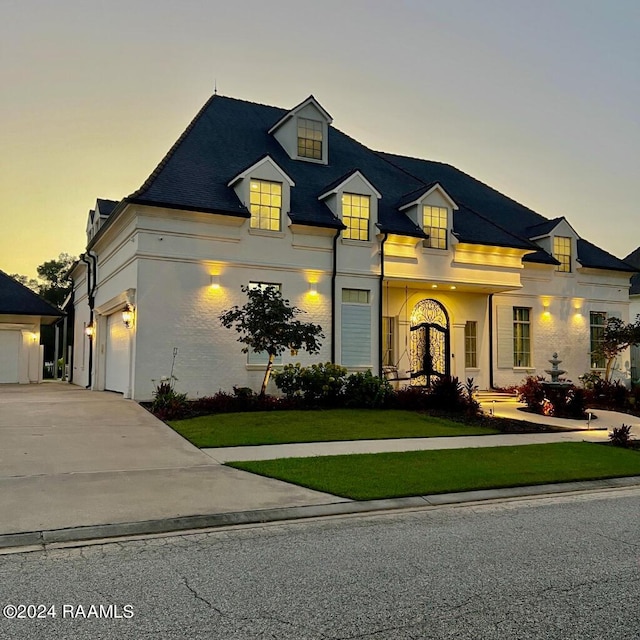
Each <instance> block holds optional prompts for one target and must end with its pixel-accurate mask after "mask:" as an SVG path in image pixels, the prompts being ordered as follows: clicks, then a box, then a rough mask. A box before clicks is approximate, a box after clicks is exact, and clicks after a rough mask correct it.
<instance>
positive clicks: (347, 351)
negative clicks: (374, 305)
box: [340, 289, 371, 367]
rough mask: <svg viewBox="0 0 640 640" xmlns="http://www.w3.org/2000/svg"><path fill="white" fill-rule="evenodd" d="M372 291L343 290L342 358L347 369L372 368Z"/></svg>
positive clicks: (342, 362)
mask: <svg viewBox="0 0 640 640" xmlns="http://www.w3.org/2000/svg"><path fill="white" fill-rule="evenodd" d="M369 300H370V291H368V290H366V289H343V290H342V308H341V311H342V313H341V318H342V321H341V332H340V336H341V357H340V362H341V364H342V365H343V366H345V367H370V366H371V304H370V302H369Z"/></svg>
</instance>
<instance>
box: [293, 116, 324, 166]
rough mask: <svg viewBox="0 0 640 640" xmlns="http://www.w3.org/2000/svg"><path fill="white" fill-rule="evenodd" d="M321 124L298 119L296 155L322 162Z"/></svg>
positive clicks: (317, 121)
mask: <svg viewBox="0 0 640 640" xmlns="http://www.w3.org/2000/svg"><path fill="white" fill-rule="evenodd" d="M322 128H323V127H322V122H320V121H319V120H310V119H309V118H298V155H299V156H300V157H301V158H311V159H313V160H322Z"/></svg>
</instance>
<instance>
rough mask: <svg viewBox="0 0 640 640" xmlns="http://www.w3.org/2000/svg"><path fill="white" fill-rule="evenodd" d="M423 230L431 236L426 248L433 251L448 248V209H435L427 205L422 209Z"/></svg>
mask: <svg viewBox="0 0 640 640" xmlns="http://www.w3.org/2000/svg"><path fill="white" fill-rule="evenodd" d="M422 228H423V229H424V232H425V233H426V234H427V235H428V236H429V237H428V238H427V239H426V240H425V246H426V247H430V248H432V249H446V248H447V231H448V228H449V224H448V214H447V208H446V207H434V206H431V205H428V204H425V205H424V206H423V207H422Z"/></svg>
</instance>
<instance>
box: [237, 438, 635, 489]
mask: <svg viewBox="0 0 640 640" xmlns="http://www.w3.org/2000/svg"><path fill="white" fill-rule="evenodd" d="M228 466H230V467H235V468H237V469H243V470H245V471H251V472H253V473H257V474H260V475H264V476H269V477H272V478H278V479H279V480H285V481H287V482H292V483H294V484H298V485H302V486H303V487H308V488H310V489H316V490H317V491H324V492H326V493H332V494H334V495H337V496H342V497H345V498H352V499H354V500H373V499H376V498H397V497H403V496H420V495H428V494H434V493H448V492H456V491H470V490H474V489H493V488H498V487H514V486H523V485H535V484H547V483H551V482H569V481H572V480H594V479H598V478H615V477H622V476H633V475H640V451H632V450H629V449H621V448H618V447H607V446H603V445H600V444H592V443H587V442H563V443H559V444H535V445H533V444H532V445H523V446H514V447H488V448H477V449H446V450H442V451H412V452H406V453H374V454H363V455H348V456H319V457H316V458H282V459H279V460H264V461H259V462H230V463H228Z"/></svg>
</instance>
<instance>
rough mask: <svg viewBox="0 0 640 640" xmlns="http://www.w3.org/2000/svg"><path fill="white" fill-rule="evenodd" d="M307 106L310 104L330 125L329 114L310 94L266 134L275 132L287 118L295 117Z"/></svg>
mask: <svg viewBox="0 0 640 640" xmlns="http://www.w3.org/2000/svg"><path fill="white" fill-rule="evenodd" d="M309 104H312V105H313V106H314V107H315V108H316V109H317V110H318V111H319V112H320V114H321V115H322V117H323V118H324V119H325V120H326V121H327V124H331V123H332V122H333V118H332V117H331V114H330V113H329V112H328V111H327V110H326V109H325V108H324V107H323V106H322V105H321V104H320V103H319V102H318V101H317V100H316V98H315V97H314V95H313V94H310V95H309V97H308V98H305V99H304V100H303V101H302V102H300V103H299V104H297V105H296V106H295V107H293V109H290V110H289V111H287V112H286V113H285V114H284V115H283V116H282V118H280V119H279V120H278V121H277V122H276V123H275V124H274V125H273V126H272V127H271V128H270V129H269V131H268V133H270V134H271V133H273V132H274V131H277V130H278V129H279V128H280V127H281V126H282V125H283V124H284V123H285V122H286V121H287V120H289V118H292V117H293V116H295V115H296V113H298V111H300V110H301V109H303V108H304V107H306V106H307V105H309Z"/></svg>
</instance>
